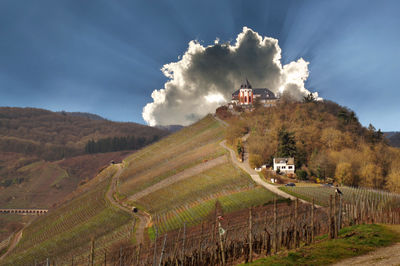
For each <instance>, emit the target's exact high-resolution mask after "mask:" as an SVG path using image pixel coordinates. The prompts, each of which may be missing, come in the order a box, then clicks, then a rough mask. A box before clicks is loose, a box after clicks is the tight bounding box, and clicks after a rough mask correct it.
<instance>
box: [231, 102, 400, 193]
mask: <svg viewBox="0 0 400 266" xmlns="http://www.w3.org/2000/svg"><path fill="white" fill-rule="evenodd" d="M228 116H229V115H228ZM227 121H229V122H230V124H231V127H230V128H229V129H228V132H227V140H228V142H230V143H231V145H234V146H237V145H238V146H240V143H238V141H239V137H240V136H242V135H244V134H245V133H246V132H250V137H249V139H248V144H249V152H250V161H251V163H252V165H253V166H254V167H258V166H260V165H262V164H265V163H266V164H267V165H272V158H273V157H285V156H294V157H295V163H296V169H297V172H296V173H297V176H298V177H301V178H304V179H314V180H316V179H317V178H318V179H319V180H330V179H333V180H335V181H337V182H338V183H343V184H346V185H352V186H365V187H373V188H386V189H388V190H391V191H396V192H399V191H400V180H399V175H400V150H399V149H396V148H392V147H390V146H389V145H388V144H387V143H386V140H385V138H384V137H383V134H382V132H381V131H380V130H376V129H375V128H374V127H373V126H372V125H370V126H369V127H368V128H365V127H363V126H362V125H361V124H360V123H359V121H358V119H357V116H356V114H355V113H354V112H353V111H351V110H349V109H347V108H345V107H342V106H340V105H338V104H336V103H334V102H331V101H324V102H315V101H310V102H302V103H300V102H291V101H282V102H281V103H279V104H278V105H277V106H276V107H271V108H262V107H259V108H257V109H256V110H255V111H253V112H242V113H241V115H240V116H229V118H227Z"/></svg>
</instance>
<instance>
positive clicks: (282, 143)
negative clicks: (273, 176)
mask: <svg viewBox="0 0 400 266" xmlns="http://www.w3.org/2000/svg"><path fill="white" fill-rule="evenodd" d="M296 152H297V150H296V141H295V139H294V134H293V132H288V131H286V129H285V128H281V129H280V130H279V132H278V152H277V156H278V157H294V156H295V155H296Z"/></svg>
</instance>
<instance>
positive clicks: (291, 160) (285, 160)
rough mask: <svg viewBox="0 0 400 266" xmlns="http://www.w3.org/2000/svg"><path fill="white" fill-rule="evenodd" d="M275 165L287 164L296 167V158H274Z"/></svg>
mask: <svg viewBox="0 0 400 266" xmlns="http://www.w3.org/2000/svg"><path fill="white" fill-rule="evenodd" d="M275 163H286V164H289V165H294V158H293V157H289V158H274V164H275Z"/></svg>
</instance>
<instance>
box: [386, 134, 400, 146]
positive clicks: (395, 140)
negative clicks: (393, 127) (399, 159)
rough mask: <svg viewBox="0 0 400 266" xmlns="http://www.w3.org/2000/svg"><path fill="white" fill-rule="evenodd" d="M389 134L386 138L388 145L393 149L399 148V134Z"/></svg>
mask: <svg viewBox="0 0 400 266" xmlns="http://www.w3.org/2000/svg"><path fill="white" fill-rule="evenodd" d="M390 133H391V134H390V135H389V134H388V136H387V139H388V141H389V144H390V145H392V146H393V147H398V148H399V147H400V132H390Z"/></svg>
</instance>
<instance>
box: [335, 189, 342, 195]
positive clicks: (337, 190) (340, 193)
mask: <svg viewBox="0 0 400 266" xmlns="http://www.w3.org/2000/svg"><path fill="white" fill-rule="evenodd" d="M335 192H336V193H338V194H339V195H343V193H342V191H340V190H339V189H338V188H335Z"/></svg>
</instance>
